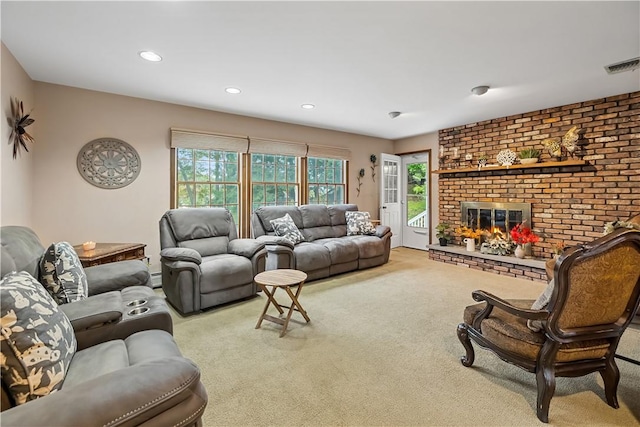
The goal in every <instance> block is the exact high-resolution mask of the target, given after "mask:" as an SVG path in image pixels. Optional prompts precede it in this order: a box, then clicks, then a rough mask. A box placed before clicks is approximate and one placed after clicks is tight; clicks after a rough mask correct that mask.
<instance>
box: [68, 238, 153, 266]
mask: <svg viewBox="0 0 640 427" xmlns="http://www.w3.org/2000/svg"><path fill="white" fill-rule="evenodd" d="M146 246H147V245H144V244H142V243H96V247H95V249H91V250H90V251H85V250H84V249H82V245H76V246H74V247H73V249H74V250H75V251H76V253H77V254H78V258H80V262H81V263H82V266H83V267H91V266H94V265H100V264H107V263H110V262H116V261H125V260H130V259H140V260H144V259H147V257H146V256H145V254H144V248H145V247H146Z"/></svg>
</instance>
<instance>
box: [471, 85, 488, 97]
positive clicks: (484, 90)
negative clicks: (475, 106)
mask: <svg viewBox="0 0 640 427" xmlns="http://www.w3.org/2000/svg"><path fill="white" fill-rule="evenodd" d="M489 89H490V88H489V86H476V87H474V88H473V89H471V93H473V94H474V95H478V96H480V95H484V94H485V93H487V91H488V90H489Z"/></svg>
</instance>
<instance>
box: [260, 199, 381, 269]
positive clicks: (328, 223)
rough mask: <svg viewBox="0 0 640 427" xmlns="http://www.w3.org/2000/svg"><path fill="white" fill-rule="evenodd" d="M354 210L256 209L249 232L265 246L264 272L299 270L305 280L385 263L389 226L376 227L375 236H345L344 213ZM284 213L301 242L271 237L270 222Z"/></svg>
mask: <svg viewBox="0 0 640 427" xmlns="http://www.w3.org/2000/svg"><path fill="white" fill-rule="evenodd" d="M357 210H358V206H357V205H355V204H343V205H328V206H327V205H303V206H267V207H262V208H258V209H257V210H256V211H255V212H254V214H253V216H252V218H251V229H252V233H253V237H254V238H256V239H258V240H260V241H263V242H264V243H265V244H266V248H267V251H268V257H267V270H273V269H277V268H293V269H297V270H301V271H304V272H305V273H307V275H308V279H307V280H308V281H309V280H315V279H321V278H323V277H328V276H332V275H334V274H340V273H345V272H347V271H353V270H362V269H365V268H369V267H375V266H378V265H382V264H384V263H386V262H387V261H389V253H390V250H391V230H390V229H389V227H387V226H384V225H378V226H377V227H376V232H375V235H355V236H347V220H346V217H345V212H346V211H357ZM285 214H289V216H291V218H292V219H293V221H294V222H295V224H296V226H297V227H298V229H299V230H300V232H301V233H302V235H303V236H304V238H305V241H303V242H300V243H297V244H295V245H294V244H292V243H291V242H290V241H288V240H287V239H284V238H282V237H279V236H276V235H275V231H274V229H273V227H272V225H271V222H270V221H271V220H273V219H277V218H281V217H283V216H284V215H285Z"/></svg>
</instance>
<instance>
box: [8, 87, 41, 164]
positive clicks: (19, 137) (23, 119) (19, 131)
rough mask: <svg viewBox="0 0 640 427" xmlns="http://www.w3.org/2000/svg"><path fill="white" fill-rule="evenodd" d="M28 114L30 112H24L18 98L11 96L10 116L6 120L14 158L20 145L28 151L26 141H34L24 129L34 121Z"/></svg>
mask: <svg viewBox="0 0 640 427" xmlns="http://www.w3.org/2000/svg"><path fill="white" fill-rule="evenodd" d="M29 116H30V114H27V115H25V114H24V106H23V105H22V101H19V100H18V98H11V117H7V121H8V122H9V126H11V135H10V136H9V144H11V143H13V158H14V159H15V158H16V156H17V154H18V151H20V146H22V148H24V150H25V151H27V152H28V151H29V149H28V148H27V142H31V143H34V142H35V140H34V139H33V137H32V136H31V135H29V133H27V131H26V130H25V128H26V127H27V126H29V125H30V124H31V123H33V122H34V121H35V120H33V119H32V118H31V117H29Z"/></svg>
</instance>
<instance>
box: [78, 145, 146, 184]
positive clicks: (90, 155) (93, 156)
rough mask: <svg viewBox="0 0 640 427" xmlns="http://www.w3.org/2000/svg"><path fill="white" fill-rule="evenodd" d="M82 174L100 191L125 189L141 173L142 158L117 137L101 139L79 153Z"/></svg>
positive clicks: (79, 168)
mask: <svg viewBox="0 0 640 427" xmlns="http://www.w3.org/2000/svg"><path fill="white" fill-rule="evenodd" d="M77 164H78V172H80V175H82V177H83V178H84V179H85V180H86V181H87V182H88V183H90V184H92V185H95V186H96V187H100V188H122V187H126V186H127V185H129V184H131V183H132V182H133V181H134V180H135V179H136V178H137V177H138V174H140V167H141V162H140V156H139V155H138V152H137V151H136V150H135V149H134V148H133V147H132V146H131V145H129V144H127V143H126V142H124V141H121V140H119V139H115V138H99V139H94V140H93V141H91V142H89V143H87V144H86V145H85V146H84V147H82V149H81V150H80V152H79V153H78V159H77Z"/></svg>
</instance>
